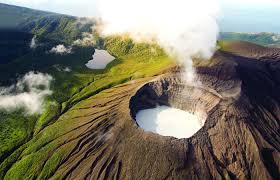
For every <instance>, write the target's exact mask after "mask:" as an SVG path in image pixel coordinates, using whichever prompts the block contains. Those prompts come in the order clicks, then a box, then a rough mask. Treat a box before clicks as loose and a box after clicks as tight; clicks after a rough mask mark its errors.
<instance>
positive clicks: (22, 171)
mask: <svg viewBox="0 0 280 180" xmlns="http://www.w3.org/2000/svg"><path fill="white" fill-rule="evenodd" d="M4 19H5V20H4ZM76 20H77V19H76V18H75V17H71V16H66V15H58V14H55V13H49V12H42V11H35V10H30V9H27V8H20V7H16V6H9V5H4V4H1V3H0V29H1V27H8V28H9V29H5V30H3V31H2V32H5V33H6V35H4V34H3V36H1V37H0V48H1V49H3V50H4V51H2V52H1V54H0V56H1V55H2V57H5V59H7V61H5V62H4V63H2V64H1V63H0V86H10V85H11V84H14V83H15V82H16V79H17V78H18V77H21V76H23V75H24V74H25V73H27V72H30V71H38V72H42V73H48V74H50V75H51V76H52V77H53V78H54V81H53V82H52V84H51V90H52V91H53V93H52V95H50V96H48V97H47V98H46V99H45V103H44V109H43V111H42V113H41V114H40V115H38V114H37V115H29V114H26V113H25V111H24V110H22V109H17V110H14V111H11V112H6V111H4V110H1V111H0V139H1V144H0V179H3V178H4V175H5V179H13V180H14V179H35V178H38V179H47V178H49V177H50V176H51V175H52V173H53V172H54V171H55V170H56V167H57V166H58V165H59V163H60V162H61V160H62V159H63V157H65V156H67V149H68V148H69V147H66V146H63V145H62V144H61V143H63V142H60V141H59V140H55V139H56V137H58V136H60V135H62V134H65V133H66V132H68V131H69V130H71V128H72V127H73V126H74V125H75V124H76V123H80V122H78V121H74V120H73V119H71V118H70V119H69V118H67V117H71V116H72V117H73V116H76V115H78V114H77V112H76V113H73V112H72V111H68V110H69V109H70V108H71V107H79V105H80V104H81V103H83V102H85V101H87V100H88V99H91V100H92V99H94V97H95V96H98V95H100V93H101V94H102V91H104V90H106V89H108V88H110V87H113V86H116V85H119V84H121V83H124V82H127V81H130V80H133V79H138V78H143V77H149V76H153V75H155V74H158V73H160V72H161V71H162V70H164V69H165V68H168V67H169V66H172V65H174V63H173V61H171V59H170V57H168V56H167V55H166V54H165V53H164V51H163V50H162V49H161V48H159V46H158V45H156V44H146V43H135V42H133V41H132V40H131V39H129V38H128V37H120V36H111V37H106V38H101V37H99V36H98V34H94V35H93V37H92V40H93V41H94V43H93V44H95V47H93V46H73V49H72V53H70V54H65V55H59V54H52V53H49V52H48V51H49V50H50V48H52V47H53V46H54V45H56V44H58V43H63V44H65V45H67V44H68V45H69V44H72V43H73V41H74V40H76V39H78V38H81V37H82V34H83V32H91V31H90V27H91V26H92V23H88V24H86V25H80V24H79V23H77V21H76ZM9 23H10V24H9ZM11 29H12V30H11ZM22 31H23V32H22ZM31 33H32V34H31ZM33 34H36V35H37V38H38V40H39V43H41V45H40V46H39V47H37V48H36V49H33V50H31V49H30V48H29V44H30V41H31V38H32V37H33ZM12 37H14V38H12ZM6 45H7V47H5V46H6ZM8 47H9V48H8ZM5 48H6V49H5ZM95 48H102V49H106V50H107V51H108V52H109V53H110V54H112V55H113V56H115V57H116V59H115V60H114V61H113V62H111V63H110V64H109V65H108V66H107V67H106V69H103V70H91V69H88V68H87V67H86V66H85V64H86V62H87V61H88V60H90V59H91V56H92V54H93V52H94V49H95ZM4 52H5V53H4ZM66 68H67V69H68V70H67V71H65V69H66ZM69 70H70V71H69ZM60 146H61V148H59V149H58V147H60ZM38 162H42V163H38ZM43 162H45V163H43ZM42 165H43V166H44V167H41V166H42ZM11 166H12V168H11ZM10 168H11V169H10ZM8 169H10V170H9V171H8ZM39 169H43V171H42V172H39ZM7 171H8V172H7ZM58 178H59V177H58Z"/></svg>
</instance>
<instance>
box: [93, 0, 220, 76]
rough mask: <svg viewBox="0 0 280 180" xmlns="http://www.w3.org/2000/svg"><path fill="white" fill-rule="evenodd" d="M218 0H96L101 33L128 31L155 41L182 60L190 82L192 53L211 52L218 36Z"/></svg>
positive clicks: (204, 53) (192, 72) (143, 38)
mask: <svg viewBox="0 0 280 180" xmlns="http://www.w3.org/2000/svg"><path fill="white" fill-rule="evenodd" d="M219 10H220V8H219V5H218V2H217V0H118V1H116V0H99V2H98V11H99V14H100V16H101V18H102V20H103V21H104V23H105V25H104V28H103V30H102V33H103V34H104V35H112V34H122V33H127V34H129V35H130V36H131V38H133V39H134V40H140V41H156V42H157V43H158V44H159V45H160V46H161V47H163V48H164V49H165V50H166V51H167V52H168V53H169V54H170V55H172V56H173V57H174V58H176V59H177V60H178V61H179V62H180V63H182V64H183V65H184V66H185V68H186V72H187V80H188V81H192V80H193V76H194V70H193V68H192V58H193V57H194V56H196V57H200V58H205V59H208V58H210V57H211V56H212V55H213V52H214V50H215V47H216V41H217V36H218V25H217V23H216V18H217V16H218V14H219Z"/></svg>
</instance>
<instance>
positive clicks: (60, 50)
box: [50, 44, 72, 55]
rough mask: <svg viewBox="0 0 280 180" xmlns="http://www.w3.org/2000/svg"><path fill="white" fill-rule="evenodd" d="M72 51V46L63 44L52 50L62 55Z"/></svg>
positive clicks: (51, 51)
mask: <svg viewBox="0 0 280 180" xmlns="http://www.w3.org/2000/svg"><path fill="white" fill-rule="evenodd" d="M71 52H72V47H65V46H64V45H63V44H59V45H57V46H56V47H53V48H52V49H51V50H50V53H55V54H60V55H63V54H69V53H71Z"/></svg>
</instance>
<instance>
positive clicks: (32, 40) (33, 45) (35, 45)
mask: <svg viewBox="0 0 280 180" xmlns="http://www.w3.org/2000/svg"><path fill="white" fill-rule="evenodd" d="M36 41H37V40H36V35H35V36H33V38H32V39H31V42H30V48H31V49H35V48H36V47H37V43H36Z"/></svg>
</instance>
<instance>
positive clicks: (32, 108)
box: [0, 72, 53, 114]
mask: <svg viewBox="0 0 280 180" xmlns="http://www.w3.org/2000/svg"><path fill="white" fill-rule="evenodd" d="M52 79H53V78H52V77H51V76H50V75H48V74H42V73H34V72H29V73H27V74H25V75H24V76H23V77H22V78H21V79H18V82H17V83H16V84H15V85H12V86H10V87H0V109H2V110H6V111H13V110H16V109H18V108H24V109H25V110H26V112H27V113H28V114H36V113H40V112H42V110H43V101H44V98H45V97H46V96H48V95H51V94H52V91H51V90H50V83H51V81H52Z"/></svg>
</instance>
